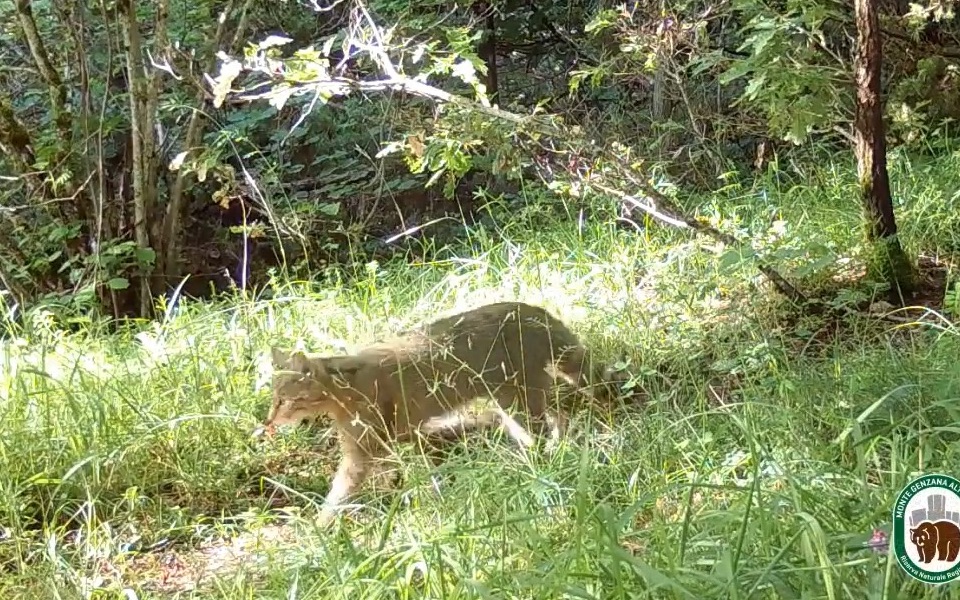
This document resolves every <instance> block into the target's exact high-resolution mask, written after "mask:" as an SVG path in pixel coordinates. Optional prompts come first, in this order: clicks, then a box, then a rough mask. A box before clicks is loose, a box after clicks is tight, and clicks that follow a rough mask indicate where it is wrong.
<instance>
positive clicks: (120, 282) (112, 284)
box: [107, 277, 130, 290]
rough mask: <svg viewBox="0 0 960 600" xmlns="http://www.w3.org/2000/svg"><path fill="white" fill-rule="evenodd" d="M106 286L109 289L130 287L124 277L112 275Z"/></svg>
mask: <svg viewBox="0 0 960 600" xmlns="http://www.w3.org/2000/svg"><path fill="white" fill-rule="evenodd" d="M107 287H109V288H110V289H111V290H125V289H127V288H128V287H130V282H129V281H127V280H126V278H124V277H114V278H113V279H111V280H110V281H108V282H107Z"/></svg>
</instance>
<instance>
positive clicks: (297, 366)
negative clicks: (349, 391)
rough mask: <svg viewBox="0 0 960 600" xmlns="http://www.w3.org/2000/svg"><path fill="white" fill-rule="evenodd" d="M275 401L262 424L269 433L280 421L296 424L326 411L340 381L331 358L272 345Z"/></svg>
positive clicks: (333, 399) (281, 422)
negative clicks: (333, 371) (331, 366)
mask: <svg viewBox="0 0 960 600" xmlns="http://www.w3.org/2000/svg"><path fill="white" fill-rule="evenodd" d="M271 354H272V357H273V369H274V372H273V404H272V406H271V407H270V413H269V414H268V415H267V419H266V421H264V423H263V426H264V428H265V430H266V431H267V432H268V433H272V432H273V429H274V428H275V427H277V426H278V425H290V424H296V423H299V422H301V421H303V420H304V419H309V418H312V417H316V416H318V415H319V414H320V413H324V412H327V407H328V406H329V403H330V402H332V401H335V400H336V396H335V395H334V391H335V390H336V389H338V388H340V387H343V386H342V384H338V382H337V381H336V379H335V378H334V376H333V375H332V374H331V372H330V370H329V369H328V368H327V363H328V361H329V360H331V358H328V357H325V356H317V355H308V354H305V353H303V352H300V351H288V350H280V349H279V348H273V349H271Z"/></svg>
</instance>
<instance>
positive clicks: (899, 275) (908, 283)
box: [854, 0, 913, 294]
mask: <svg viewBox="0 0 960 600" xmlns="http://www.w3.org/2000/svg"><path fill="white" fill-rule="evenodd" d="M876 1H877V0H855V2H854V10H855V16H856V22H857V56H856V60H855V63H854V65H855V69H856V79H857V106H856V116H855V119H854V134H855V150H856V155H857V174H858V177H859V181H860V198H861V201H862V203H863V211H864V218H865V219H866V225H867V238H868V240H869V242H870V243H871V245H872V246H873V247H874V249H875V250H876V256H875V260H876V267H878V268H879V270H880V272H881V273H882V274H883V277H884V278H885V279H886V280H887V281H888V282H889V283H890V285H891V287H892V288H893V290H895V291H898V292H899V294H904V293H908V292H910V291H912V289H913V272H912V271H913V269H912V266H911V264H910V261H909V259H908V258H907V256H906V253H905V252H904V250H903V247H902V246H901V245H900V240H899V238H898V237H897V221H896V218H895V216H894V213H893V201H892V200H891V197H890V178H889V176H888V174H887V145H886V138H885V131H884V123H883V106H882V104H881V101H880V89H881V88H880V70H881V66H882V64H883V53H882V48H881V37H880V35H881V34H880V23H879V19H878V16H877V6H876Z"/></svg>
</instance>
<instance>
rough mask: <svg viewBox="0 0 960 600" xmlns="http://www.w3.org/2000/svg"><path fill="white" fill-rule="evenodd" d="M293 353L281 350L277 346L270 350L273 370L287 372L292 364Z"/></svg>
mask: <svg viewBox="0 0 960 600" xmlns="http://www.w3.org/2000/svg"><path fill="white" fill-rule="evenodd" d="M291 354H292V353H291V352H290V351H289V350H281V349H280V348H277V347H276V346H274V347H272V348H270V357H271V358H272V359H273V368H275V369H283V370H287V368H288V367H287V365H288V364H289V363H290V356H291Z"/></svg>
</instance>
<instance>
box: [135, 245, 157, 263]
mask: <svg viewBox="0 0 960 600" xmlns="http://www.w3.org/2000/svg"><path fill="white" fill-rule="evenodd" d="M136 256H137V262H138V263H140V264H141V265H152V264H153V262H154V261H155V260H157V253H156V252H155V251H154V249H153V248H137V251H136Z"/></svg>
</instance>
